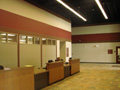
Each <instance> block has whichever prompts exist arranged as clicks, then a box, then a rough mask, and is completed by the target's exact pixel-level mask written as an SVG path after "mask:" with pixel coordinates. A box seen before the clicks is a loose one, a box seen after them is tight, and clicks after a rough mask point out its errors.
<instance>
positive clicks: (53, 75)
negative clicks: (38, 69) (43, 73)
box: [47, 61, 64, 84]
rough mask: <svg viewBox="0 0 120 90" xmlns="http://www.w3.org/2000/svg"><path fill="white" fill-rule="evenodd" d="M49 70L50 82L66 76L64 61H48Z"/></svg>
mask: <svg viewBox="0 0 120 90" xmlns="http://www.w3.org/2000/svg"><path fill="white" fill-rule="evenodd" d="M47 70H49V84H52V83H54V82H56V81H58V80H61V79H63V78H64V62H62V61H58V62H52V63H47Z"/></svg>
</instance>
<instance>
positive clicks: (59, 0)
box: [57, 0, 87, 21]
mask: <svg viewBox="0 0 120 90" xmlns="http://www.w3.org/2000/svg"><path fill="white" fill-rule="evenodd" d="M57 1H58V2H59V3H60V4H62V5H63V6H64V7H66V8H67V9H69V10H70V11H71V12H73V13H74V14H75V15H77V16H78V17H80V18H81V19H82V20H84V21H87V20H86V19H85V18H84V17H83V16H81V15H80V14H79V13H77V12H76V11H75V10H73V9H72V8H71V7H69V6H68V5H67V4H65V3H64V2H63V1H61V0H57Z"/></svg>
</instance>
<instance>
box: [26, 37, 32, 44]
mask: <svg viewBox="0 0 120 90" xmlns="http://www.w3.org/2000/svg"><path fill="white" fill-rule="evenodd" d="M27 38H28V39H27V40H28V44H33V42H34V38H33V37H31V36H28V37H27Z"/></svg>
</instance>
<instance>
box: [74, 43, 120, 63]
mask: <svg viewBox="0 0 120 90" xmlns="http://www.w3.org/2000/svg"><path fill="white" fill-rule="evenodd" d="M96 45H97V46H96ZM116 46H120V43H117V42H109V43H82V44H73V45H72V51H73V58H80V61H81V62H109V63H116ZM108 49H113V54H108Z"/></svg>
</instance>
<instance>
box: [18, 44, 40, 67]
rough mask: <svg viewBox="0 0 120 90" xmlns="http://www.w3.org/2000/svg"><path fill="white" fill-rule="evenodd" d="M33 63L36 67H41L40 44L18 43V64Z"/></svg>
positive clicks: (22, 65)
mask: <svg viewBox="0 0 120 90" xmlns="http://www.w3.org/2000/svg"><path fill="white" fill-rule="evenodd" d="M24 65H34V66H35V67H36V68H40V67H41V48H40V45H28V44H21V45H20V66H21V67H24Z"/></svg>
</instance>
